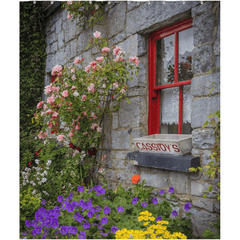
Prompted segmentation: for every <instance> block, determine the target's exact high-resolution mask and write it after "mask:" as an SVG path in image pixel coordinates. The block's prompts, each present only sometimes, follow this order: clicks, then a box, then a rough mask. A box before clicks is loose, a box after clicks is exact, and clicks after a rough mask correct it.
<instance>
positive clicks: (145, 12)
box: [126, 1, 198, 36]
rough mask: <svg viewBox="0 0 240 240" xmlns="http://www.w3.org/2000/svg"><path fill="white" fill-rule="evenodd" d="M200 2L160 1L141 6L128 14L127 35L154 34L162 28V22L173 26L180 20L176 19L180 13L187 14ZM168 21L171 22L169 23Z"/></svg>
mask: <svg viewBox="0 0 240 240" xmlns="http://www.w3.org/2000/svg"><path fill="white" fill-rule="evenodd" d="M197 4H198V2H194V1H191V2H190V1H186V2H185V4H182V2H168V1H166V3H165V4H162V2H160V1H152V2H151V4H148V3H144V4H141V5H140V6H139V7H138V8H137V9H134V10H132V11H130V12H128V13H127V23H126V33H127V36H130V35H132V34H134V33H136V32H140V31H145V32H146V33H149V32H152V31H154V30H156V29H158V28H160V27H161V26H162V22H164V21H166V24H167V25H169V24H173V22H175V21H176V20H178V19H175V20H174V18H175V17H176V15H177V16H178V15H180V13H185V12H186V11H188V10H190V9H191V8H192V7H194V6H196V5H197ZM167 20H169V21H168V22H167Z"/></svg>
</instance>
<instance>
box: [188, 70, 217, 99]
mask: <svg viewBox="0 0 240 240" xmlns="http://www.w3.org/2000/svg"><path fill="white" fill-rule="evenodd" d="M191 87H192V95H193V96H194V97H200V96H209V91H210V89H211V88H212V87H215V88H214V89H213V90H212V92H211V95H212V94H216V93H220V73H214V74H208V75H206V76H199V77H195V78H193V79H192V83H191Z"/></svg>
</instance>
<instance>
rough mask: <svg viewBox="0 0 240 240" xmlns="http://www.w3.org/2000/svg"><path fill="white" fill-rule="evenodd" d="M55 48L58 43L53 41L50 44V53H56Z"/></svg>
mask: <svg viewBox="0 0 240 240" xmlns="http://www.w3.org/2000/svg"><path fill="white" fill-rule="evenodd" d="M57 48H58V44H57V42H54V43H53V44H52V45H51V53H56V52H57Z"/></svg>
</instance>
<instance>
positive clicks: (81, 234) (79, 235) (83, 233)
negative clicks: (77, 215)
mask: <svg viewBox="0 0 240 240" xmlns="http://www.w3.org/2000/svg"><path fill="white" fill-rule="evenodd" d="M78 238H79V239H85V238H86V233H85V232H81V231H80V234H78Z"/></svg>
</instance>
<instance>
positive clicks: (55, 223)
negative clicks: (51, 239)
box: [52, 218, 58, 229]
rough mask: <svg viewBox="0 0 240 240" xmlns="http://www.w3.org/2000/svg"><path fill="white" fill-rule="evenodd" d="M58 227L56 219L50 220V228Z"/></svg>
mask: <svg viewBox="0 0 240 240" xmlns="http://www.w3.org/2000/svg"><path fill="white" fill-rule="evenodd" d="M57 227H58V219H57V218H54V219H53V220H52V228H54V229H55V228H57Z"/></svg>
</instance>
